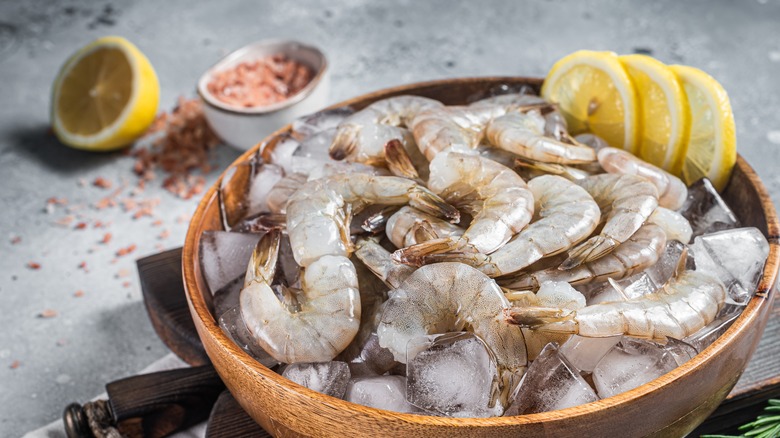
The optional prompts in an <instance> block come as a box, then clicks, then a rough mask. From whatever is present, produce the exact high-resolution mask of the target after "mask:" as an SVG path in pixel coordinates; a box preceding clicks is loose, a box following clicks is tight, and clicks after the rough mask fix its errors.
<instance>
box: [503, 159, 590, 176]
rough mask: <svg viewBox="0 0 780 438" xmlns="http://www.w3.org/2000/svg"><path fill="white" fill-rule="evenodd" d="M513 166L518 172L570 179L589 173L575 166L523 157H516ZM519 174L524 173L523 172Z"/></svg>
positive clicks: (588, 174)
mask: <svg viewBox="0 0 780 438" xmlns="http://www.w3.org/2000/svg"><path fill="white" fill-rule="evenodd" d="M513 166H514V168H515V169H516V170H518V172H521V171H525V172H528V173H529V174H531V175H533V176H534V177H536V176H541V175H560V176H562V177H564V178H566V179H568V180H570V181H578V180H581V179H585V178H587V177H589V176H590V175H591V174H590V172H588V171H586V170H583V169H580V168H577V167H572V166H566V165H564V164H557V163H544V162H542V161H536V160H531V159H529V158H524V157H517V158H516V159H515V161H514V163H513ZM520 174H521V175H524V174H523V173H520Z"/></svg>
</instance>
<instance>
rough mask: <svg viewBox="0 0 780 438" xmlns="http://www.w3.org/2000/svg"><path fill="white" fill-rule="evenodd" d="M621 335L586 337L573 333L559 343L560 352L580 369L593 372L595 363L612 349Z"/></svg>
mask: <svg viewBox="0 0 780 438" xmlns="http://www.w3.org/2000/svg"><path fill="white" fill-rule="evenodd" d="M621 339H622V336H610V337H607V338H586V337H584V336H578V335H574V336H572V337H571V338H570V339H569V340H568V341H566V343H565V344H563V345H561V348H560V353H561V354H562V355H564V356H565V357H566V359H568V361H569V363H571V364H572V365H573V366H574V367H575V368H577V369H578V370H580V371H585V372H588V373H590V372H593V369H594V368H596V364H598V363H599V361H600V360H601V359H602V358H603V357H604V356H605V355H606V354H607V353H608V352H609V350H611V349H612V347H614V346H615V345H616V344H617V343H618V342H620V340H621Z"/></svg>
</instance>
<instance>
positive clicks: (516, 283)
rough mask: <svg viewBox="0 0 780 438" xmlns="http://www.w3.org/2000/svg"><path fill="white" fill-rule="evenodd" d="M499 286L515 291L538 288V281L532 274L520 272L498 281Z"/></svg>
mask: <svg viewBox="0 0 780 438" xmlns="http://www.w3.org/2000/svg"><path fill="white" fill-rule="evenodd" d="M499 284H500V285H501V287H505V288H507V289H511V290H516V291H529V290H536V289H539V281H538V280H537V279H536V277H534V276H533V275H532V274H528V273H522V274H520V275H516V276H512V277H508V278H506V279H502V280H500V281H499Z"/></svg>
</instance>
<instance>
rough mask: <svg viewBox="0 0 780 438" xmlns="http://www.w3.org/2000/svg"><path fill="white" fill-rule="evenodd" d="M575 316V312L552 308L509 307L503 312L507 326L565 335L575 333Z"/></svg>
mask: <svg viewBox="0 0 780 438" xmlns="http://www.w3.org/2000/svg"><path fill="white" fill-rule="evenodd" d="M576 315H577V313H576V312H575V311H572V310H566V309H555V308H552V307H511V308H509V309H506V310H504V316H505V318H506V321H507V322H508V323H509V324H514V325H519V326H521V327H527V328H531V329H534V330H543V331H544V330H549V331H555V332H565V333H576V332H577V321H576V320H575V319H574V318H575V317H576Z"/></svg>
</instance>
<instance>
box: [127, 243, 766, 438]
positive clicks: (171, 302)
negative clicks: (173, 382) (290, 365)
mask: <svg viewBox="0 0 780 438" xmlns="http://www.w3.org/2000/svg"><path fill="white" fill-rule="evenodd" d="M137 264H138V274H139V276H140V279H141V289H142V290H143V296H144V302H145V304H146V309H147V311H148V313H149V318H150V320H151V322H152V325H153V326H154V329H155V330H156V331H157V334H158V335H159V336H160V338H161V339H162V341H163V342H164V343H165V344H166V345H167V346H168V347H169V348H170V349H171V350H172V351H173V352H174V353H175V354H176V355H178V356H179V357H180V358H182V360H184V361H186V362H187V363H189V364H190V365H204V364H208V363H209V359H208V356H206V352H205V351H204V350H203V345H202V344H201V342H200V339H199V338H198V334H197V333H196V331H195V325H194V324H193V322H192V318H191V316H190V312H189V308H188V306H187V299H186V297H185V295H184V286H183V283H182V268H181V248H178V249H172V250H169V251H166V252H162V253H159V254H155V255H151V256H149V257H145V258H143V259H140V260H138V262H137ZM773 293H774V291H773ZM770 398H780V300H775V307H774V309H773V310H772V313H771V314H770V320H769V322H768V323H767V326H766V329H765V331H764V337H763V338H762V339H761V342H760V343H759V345H758V349H757V350H756V352H755V354H754V355H753V358H752V359H751V362H750V365H749V366H748V368H747V369H746V370H745V373H744V374H743V375H742V377H741V378H740V380H739V381H738V382H737V385H736V387H735V388H734V389H733V391H732V392H731V394H729V396H728V397H727V398H726V400H725V401H724V402H723V403H722V404H721V405H720V406H719V407H718V409H717V410H716V411H715V412H714V413H713V414H712V415H711V416H710V417H709V418H708V419H707V421H705V422H704V423H703V424H702V425H701V426H699V428H698V429H696V430H695V431H694V432H693V433H692V434H691V435H690V436H699V435H700V434H705V433H708V434H712V433H721V434H723V433H736V427H737V426H739V425H741V424H744V423H746V422H748V421H750V420H752V419H754V418H755V417H756V416H757V415H758V414H759V413H760V411H761V410H762V409H763V408H764V405H765V404H766V401H767V400H768V399H770ZM234 436H248V437H258V438H262V437H267V436H269V435H268V434H267V432H265V431H264V430H262V429H261V428H260V427H259V426H258V425H257V424H256V423H255V422H254V421H252V420H251V418H249V416H248V415H247V414H246V413H244V412H243V410H242V409H241V407H240V406H239V405H238V403H236V402H235V400H234V399H233V397H232V396H230V394H229V393H228V392H227V391H225V393H223V394H222V396H220V397H219V399H218V400H217V402H216V403H215V405H214V408H213V409H212V412H211V416H210V417H209V427H208V430H207V437H209V438H226V437H234Z"/></svg>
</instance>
